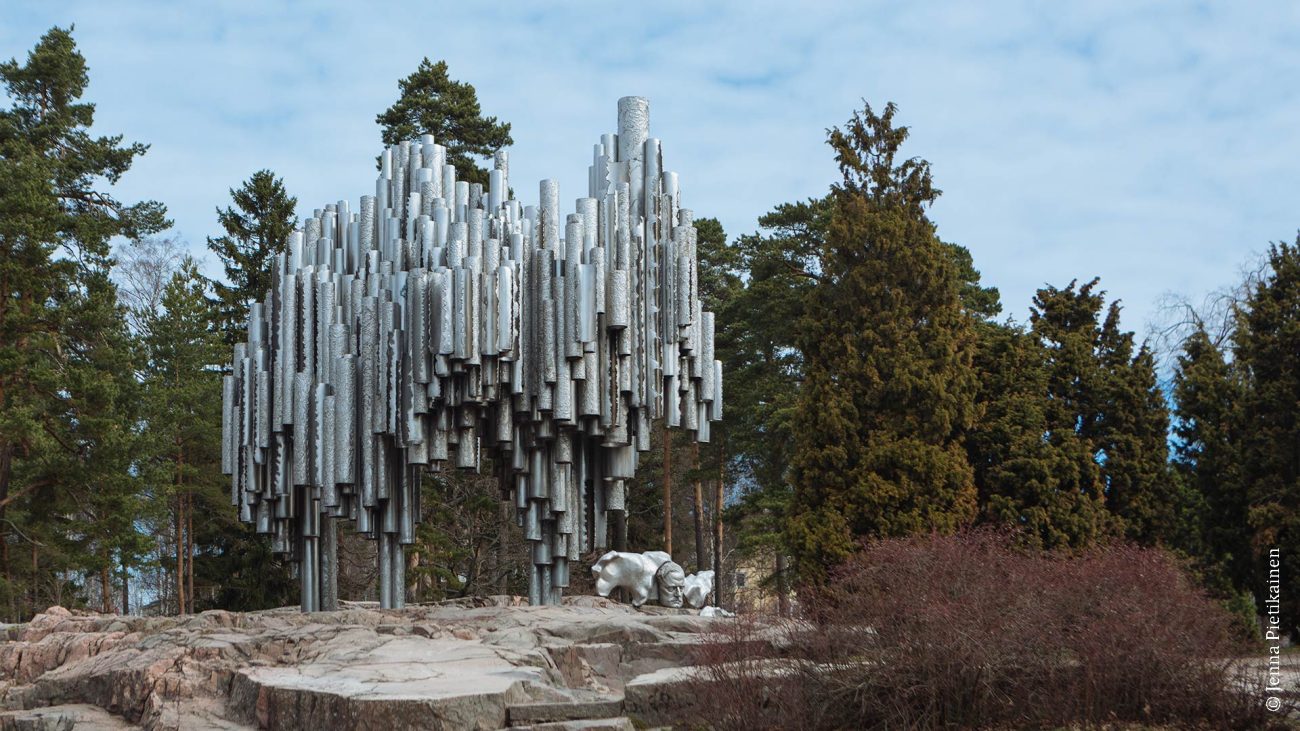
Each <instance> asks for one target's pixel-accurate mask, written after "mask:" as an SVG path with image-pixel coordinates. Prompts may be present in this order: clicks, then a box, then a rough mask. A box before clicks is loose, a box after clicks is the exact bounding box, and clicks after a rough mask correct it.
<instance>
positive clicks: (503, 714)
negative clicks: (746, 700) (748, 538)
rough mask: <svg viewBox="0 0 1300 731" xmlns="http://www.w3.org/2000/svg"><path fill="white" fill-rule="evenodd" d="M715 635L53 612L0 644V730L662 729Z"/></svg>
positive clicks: (478, 623)
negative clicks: (699, 650)
mask: <svg viewBox="0 0 1300 731" xmlns="http://www.w3.org/2000/svg"><path fill="white" fill-rule="evenodd" d="M728 621H729V620H726V619H711V618H705V617H700V616H697V615H696V613H695V612H692V611H687V610H667V609H658V608H645V609H642V610H636V609H633V608H631V607H628V606H625V605H620V604H617V603H614V602H611V601H608V600H605V599H599V598H595V597H574V598H571V599H568V600H566V604H565V605H564V606H562V607H529V606H524V605H523V603H522V602H521V600H520V599H519V598H518V597H490V598H485V599H479V600H475V601H466V602H460V603H452V604H440V605H436V606H419V607H408V608H406V609H401V610H380V609H378V608H377V607H375V606H374V605H363V604H358V605H349V607H348V608H346V609H344V610H342V611H337V612H322V613H318V614H310V615H308V614H301V613H299V612H298V611H297V610H291V609H281V610H272V611H267V612H252V613H238V612H223V611H210V612H204V613H202V614H199V615H194V616H190V617H121V616H115V615H101V614H93V613H82V612H70V611H68V610H66V609H63V608H62V607H52V608H50V609H48V610H47V611H45V612H44V613H42V614H40V615H37V617H36V618H35V619H33V620H32V621H31V622H28V623H26V624H22V625H11V626H8V627H5V628H3V629H2V630H0V631H2V632H4V633H5V634H6V635H7V637H6V638H5V639H7V641H6V642H4V644H3V645H0V731H8V730H9V729H35V730H44V729H60V730H62V729H71V728H74V727H75V728H77V729H128V728H140V727H142V728H146V729H187V730H188V729H253V728H259V729H312V730H314V731H325V730H326V729H382V730H383V731H397V730H398V729H407V728H413V729H414V728H418V729H496V728H508V727H532V728H538V729H588V728H590V729H596V728H599V729H631V728H634V722H635V727H645V726H653V725H656V724H667V723H671V721H672V720H673V713H672V710H673V708H672V707H673V703H672V699H673V697H674V696H678V695H680V693H681V692H682V685H681V684H682V682H683V678H685V677H688V676H689V674H690V672H691V671H690V670H689V666H690V664H691V663H692V661H693V653H692V648H693V647H694V646H695V645H696V644H697V643H699V642H700V641H701V640H702V639H705V638H706V637H708V636H709V634H710V633H711V632H713V631H716V630H719V629H721V627H720V623H723V622H728Z"/></svg>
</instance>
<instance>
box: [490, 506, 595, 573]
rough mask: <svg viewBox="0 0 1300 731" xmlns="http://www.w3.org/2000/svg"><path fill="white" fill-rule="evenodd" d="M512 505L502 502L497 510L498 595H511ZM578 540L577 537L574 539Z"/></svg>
mask: <svg viewBox="0 0 1300 731" xmlns="http://www.w3.org/2000/svg"><path fill="white" fill-rule="evenodd" d="M511 510H512V507H511V505H510V503H508V502H506V501H505V500H502V501H500V502H499V503H498V508H497V527H498V529H499V530H500V531H501V538H500V543H499V545H498V546H497V574H498V576H497V593H498V594H509V593H510V523H511V522H512V521H511V516H510V511H511ZM574 540H575V541H576V540H577V537H576V536H575V537H574Z"/></svg>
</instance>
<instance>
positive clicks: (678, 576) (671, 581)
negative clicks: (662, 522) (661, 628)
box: [591, 551, 713, 609]
mask: <svg viewBox="0 0 1300 731" xmlns="http://www.w3.org/2000/svg"><path fill="white" fill-rule="evenodd" d="M591 572H592V573H593V574H595V575H596V593H597V594H600V595H601V596H604V597H607V596H609V595H610V592H612V591H613V590H614V589H623V590H624V591H626V592H627V593H628V595H629V596H630V598H631V601H632V606H634V607H639V606H641V605H643V604H645V603H646V602H653V603H656V604H659V605H660V606H664V607H673V608H680V607H682V606H684V605H690V606H691V607H693V608H696V609H698V608H700V607H702V606H704V604H705V603H707V602H708V599H709V594H710V593H711V592H712V591H713V572H712V571H701V572H700V573H698V574H692V575H690V576H687V575H686V572H685V571H684V570H683V569H682V567H681V566H679V565H678V564H676V563H674V562H673V560H672V557H671V556H669V555H668V554H667V553H664V552H663V551H646V552H645V553H630V552H623V551H610V552H609V553H606V554H605V555H604V556H601V557H600V560H598V561H596V563H595V565H593V566H592V567H591Z"/></svg>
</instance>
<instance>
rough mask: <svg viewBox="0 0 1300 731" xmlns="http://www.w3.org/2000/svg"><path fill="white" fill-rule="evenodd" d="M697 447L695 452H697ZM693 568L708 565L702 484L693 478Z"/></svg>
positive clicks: (698, 568)
mask: <svg viewBox="0 0 1300 731" xmlns="http://www.w3.org/2000/svg"><path fill="white" fill-rule="evenodd" d="M698 451H699V450H698V449H697V450H696V452H697V453H698ZM694 512H695V570H696V571H703V570H704V567H705V566H706V565H708V561H709V554H708V548H707V547H706V545H705V543H704V484H703V483H702V482H701V481H700V480H695V510H694Z"/></svg>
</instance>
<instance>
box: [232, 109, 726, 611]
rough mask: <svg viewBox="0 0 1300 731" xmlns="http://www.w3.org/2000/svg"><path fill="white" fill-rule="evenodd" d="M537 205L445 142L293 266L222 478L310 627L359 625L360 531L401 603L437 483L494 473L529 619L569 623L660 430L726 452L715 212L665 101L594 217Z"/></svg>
mask: <svg viewBox="0 0 1300 731" xmlns="http://www.w3.org/2000/svg"><path fill="white" fill-rule="evenodd" d="M538 192H539V201H538V203H537V205H524V203H523V202H522V201H520V200H518V199H516V198H514V196H513V191H512V188H511V185H510V180H509V165H508V159H507V157H506V153H505V152H504V151H502V152H499V153H497V156H496V160H495V164H494V165H493V169H492V170H491V172H490V173H489V183H488V185H487V186H486V187H484V186H482V185H480V184H477V183H474V184H470V183H468V182H466V181H463V180H457V178H456V168H455V167H453V166H452V165H450V164H448V161H447V150H446V148H444V147H443V146H442V145H440V144H438V143H437V142H436V141H435V140H434V138H433V137H432V136H430V135H424V136H423V137H421V138H420V139H418V140H410V141H407V142H403V143H401V144H398V145H394V146H392V147H390V148H389V149H387V150H385V151H384V153H383V155H382V156H381V157H380V173H379V178H378V180H377V181H376V184H375V195H367V196H363V197H362V198H361V202H360V206H359V207H357V208H353V207H352V206H351V205H350V204H349V203H348V202H347V201H339V202H338V203H337V204H329V205H326V206H325V207H324V208H321V209H317V210H316V211H315V212H314V213H313V214H312V215H311V216H308V217H307V218H306V219H305V220H304V221H303V227H302V228H301V229H300V230H298V231H295V232H294V233H293V234H292V236H291V237H290V239H289V243H288V247H287V250H286V251H284V252H283V253H279V254H277V255H276V256H275V259H274V261H273V262H272V264H271V282H272V284H271V288H270V290H269V291H268V292H267V293H266V296H265V298H264V299H263V300H262V301H260V302H254V303H252V305H251V307H250V311H249V323H248V339H247V341H246V342H243V343H239V344H237V345H236V346H235V348H234V359H233V362H232V364H231V371H230V375H227V376H225V380H224V383H223V404H224V409H223V414H224V418H223V421H222V452H221V454H222V462H221V463H222V469H223V471H224V472H225V473H227V474H229V475H231V501H232V502H233V503H234V505H235V506H237V508H238V510H239V517H240V518H241V519H242V520H243V521H245V522H248V523H252V524H253V525H254V526H255V527H256V530H257V532H258V533H262V534H264V535H268V536H270V537H271V546H272V550H273V551H275V552H276V553H278V554H281V555H284V556H287V557H288V558H289V559H290V560H291V561H292V563H293V566H294V568H295V570H296V572H297V574H298V577H299V579H300V581H301V587H302V591H301V606H302V608H303V610H304V611H315V610H324V609H335V608H337V606H338V600H337V596H338V587H337V576H336V574H337V568H336V567H337V558H336V554H337V547H336V545H335V541H336V533H335V527H334V524H335V522H336V521H340V520H341V521H350V522H352V523H353V524H354V525H355V528H356V531H357V532H358V533H362V534H365V535H367V536H370V537H372V538H374V539H376V540H377V541H378V543H379V546H378V552H377V553H378V563H379V567H378V568H379V601H380V605H381V606H383V607H400V606H402V605H403V603H404V602H405V592H406V576H405V570H406V560H405V558H404V554H403V550H402V549H403V547H404V546H406V545H408V544H410V543H411V542H413V541H414V540H415V526H416V523H417V522H418V521H419V520H420V514H421V510H420V483H421V476H422V475H423V473H424V472H426V471H438V470H455V469H465V470H477V469H478V468H479V466H480V465H481V464H482V462H483V458H484V457H490V458H491V463H492V465H493V466H494V468H495V469H496V470H497V474H498V477H499V479H500V485H501V497H502V499H504V500H507V501H509V502H510V504H511V505H512V506H513V507H514V510H515V515H516V519H517V521H518V523H519V525H520V526H522V528H523V532H524V538H525V539H526V540H527V541H528V543H529V546H530V549H531V550H530V564H531V567H530V568H531V570H530V571H529V574H528V578H529V589H528V597H529V601H530V602H531V603H532V604H557V603H559V601H560V598H561V594H562V592H563V589H564V587H566V586H568V584H569V562H570V561H576V560H577V559H578V557H579V555H581V554H582V553H585V552H588V551H597V550H603V549H605V548H606V547H607V546H609V543H610V533H615V534H617V531H616V530H615V531H611V530H610V528H611V527H615V528H616V527H617V525H618V524H619V522H620V521H621V520H623V517H624V509H625V505H626V499H627V496H626V494H625V493H626V482H627V480H629V479H631V478H632V477H633V476H634V475H635V473H636V465H637V459H638V454H639V453H641V452H645V451H647V450H649V449H650V424H651V422H652V421H656V420H660V419H662V420H663V421H664V422H665V424H666V425H667V426H669V427H673V428H682V429H685V430H686V431H687V432H689V433H690V435H691V437H692V438H693V439H695V440H696V441H698V442H707V441H708V440H709V423H710V422H711V421H717V420H718V419H720V418H721V417H722V364H721V361H719V360H717V359H715V358H714V347H713V335H714V326H715V325H714V317H713V313H711V312H708V311H707V310H704V309H702V308H701V305H702V302H701V298H700V291H699V272H698V269H699V261H698V255H697V253H696V243H697V242H696V238H697V237H696V230H695V226H694V216H693V215H692V213H691V211H690V209H688V208H684V207H682V205H681V203H682V199H681V188H680V184H679V181H678V176H677V174H676V173H673V172H670V171H668V170H666V169H665V168H664V156H663V149H662V146H661V144H660V142H659V140H657V139H655V138H653V137H651V136H650V130H649V102H647V101H646V100H645V99H643V98H641V97H625V98H623V99H620V100H619V102H618V133H617V134H607V135H604V136H602V137H601V139H600V142H598V143H597V144H596V145H595V147H594V148H593V151H592V157H591V165H590V166H589V168H588V178H587V189H586V190H585V191H584V193H585V195H584V196H583V197H581V198H578V199H577V200H576V201H575V204H574V206H575V212H574V213H570V214H568V215H567V216H566V215H564V214H563V213H562V211H563V209H562V208H561V206H560V190H559V186H558V184H557V183H556V182H555V181H553V180H543V181H541V185H540V187H539V189H538ZM613 547H615V548H618V547H620V546H619V545H618V541H617V539H616V540H615V541H614V546H613ZM665 560H666V558H665ZM661 566H662V562H661V563H659V564H656V565H655V570H658V569H659V568H660V567H661ZM679 569H680V567H679ZM668 573H672V572H668ZM675 576H676V574H673V575H672V576H670V577H668V578H670V579H673V580H674V581H675ZM680 587H681V585H680V584H677V585H672V586H669V589H670V590H675V589H679V588H680ZM651 591H657V590H655V589H654V588H653V587H651V589H650V590H647V591H646V592H644V593H645V594H646V596H649V595H650V593H651ZM668 593H669V594H672V593H673V591H669V592H668ZM670 599H671V597H670ZM642 601H644V599H642Z"/></svg>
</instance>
